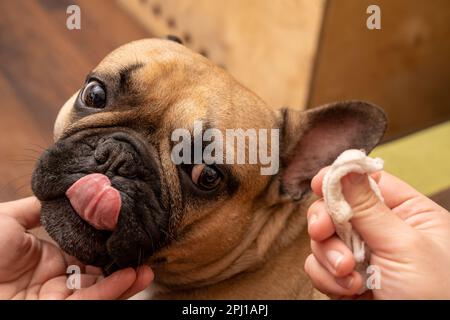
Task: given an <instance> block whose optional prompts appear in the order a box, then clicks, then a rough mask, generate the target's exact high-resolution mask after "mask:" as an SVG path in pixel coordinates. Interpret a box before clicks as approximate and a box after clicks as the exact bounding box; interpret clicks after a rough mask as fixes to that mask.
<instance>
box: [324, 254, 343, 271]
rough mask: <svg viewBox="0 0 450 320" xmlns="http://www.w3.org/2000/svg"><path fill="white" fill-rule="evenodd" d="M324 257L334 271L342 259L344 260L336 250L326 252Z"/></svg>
mask: <svg viewBox="0 0 450 320" xmlns="http://www.w3.org/2000/svg"><path fill="white" fill-rule="evenodd" d="M326 257H327V260H328V262H329V263H330V264H331V265H332V266H333V268H334V269H335V270H337V268H338V267H339V265H340V264H341V261H342V259H343V258H344V256H343V255H342V253H340V252H339V251H336V250H330V251H328V252H327V253H326Z"/></svg>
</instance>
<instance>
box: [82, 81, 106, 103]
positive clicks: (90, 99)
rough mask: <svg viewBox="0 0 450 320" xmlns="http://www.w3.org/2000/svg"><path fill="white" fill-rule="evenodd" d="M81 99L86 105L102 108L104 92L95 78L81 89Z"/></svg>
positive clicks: (104, 99) (104, 100) (104, 101)
mask: <svg viewBox="0 0 450 320" xmlns="http://www.w3.org/2000/svg"><path fill="white" fill-rule="evenodd" d="M81 101H82V102H83V103H84V105H86V106H87V107H91V108H104V107H105V105H106V92H105V89H104V88H103V85H102V84H101V83H99V82H98V81H95V80H93V81H91V82H89V83H88V84H87V85H86V87H84V89H83V92H82V94H81Z"/></svg>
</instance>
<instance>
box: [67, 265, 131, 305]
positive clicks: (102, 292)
mask: <svg viewBox="0 0 450 320" xmlns="http://www.w3.org/2000/svg"><path fill="white" fill-rule="evenodd" d="M135 280H136V272H135V271H134V270H133V269H132V268H126V269H122V270H119V271H116V272H114V273H113V274H111V275H110V276H108V277H106V278H104V279H103V280H101V281H99V282H98V283H96V284H94V285H92V286H91V287H89V288H85V289H81V290H78V291H76V292H75V293H74V294H72V295H71V296H70V297H69V298H68V299H69V300H74V299H76V300H110V299H118V298H119V297H120V296H121V295H123V294H124V293H125V292H126V291H127V290H128V289H129V288H130V287H131V286H132V285H133V283H134V282H135Z"/></svg>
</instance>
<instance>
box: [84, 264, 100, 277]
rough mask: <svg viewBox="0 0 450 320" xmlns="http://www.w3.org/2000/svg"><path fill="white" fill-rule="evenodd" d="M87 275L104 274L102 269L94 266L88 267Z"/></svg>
mask: <svg viewBox="0 0 450 320" xmlns="http://www.w3.org/2000/svg"><path fill="white" fill-rule="evenodd" d="M85 272H86V273H88V274H93V275H97V276H100V275H102V274H103V272H102V269H101V268H98V267H94V266H86V271H85Z"/></svg>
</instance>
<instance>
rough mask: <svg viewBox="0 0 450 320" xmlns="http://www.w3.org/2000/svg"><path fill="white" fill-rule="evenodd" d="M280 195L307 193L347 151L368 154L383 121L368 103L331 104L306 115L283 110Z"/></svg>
mask: <svg viewBox="0 0 450 320" xmlns="http://www.w3.org/2000/svg"><path fill="white" fill-rule="evenodd" d="M282 121H283V125H282V134H281V137H280V140H281V141H280V142H281V159H280V160H281V168H280V169H281V171H280V177H281V192H282V193H284V194H288V195H289V196H291V197H292V198H293V199H295V200H299V199H301V198H302V197H303V196H304V195H305V194H306V193H307V192H309V191H310V184H311V179H312V178H313V177H314V175H316V174H317V172H318V171H319V170H320V169H321V168H323V167H325V166H327V165H330V164H331V163H332V162H333V161H334V160H335V159H336V158H337V156H339V154H340V153H342V152H343V151H344V150H347V149H364V150H365V151H366V152H367V153H369V152H370V151H371V150H372V149H373V148H374V147H375V146H376V145H377V144H378V143H379V142H380V140H381V138H382V137H383V134H384V132H385V130H386V126H387V119H386V115H385V113H384V112H383V110H382V109H380V108H379V107H377V106H374V105H372V104H370V103H366V102H360V101H348V102H339V103H333V104H329V105H325V106H321V107H317V108H314V109H310V110H308V111H306V112H300V111H293V110H289V109H284V110H283V120H282Z"/></svg>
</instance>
